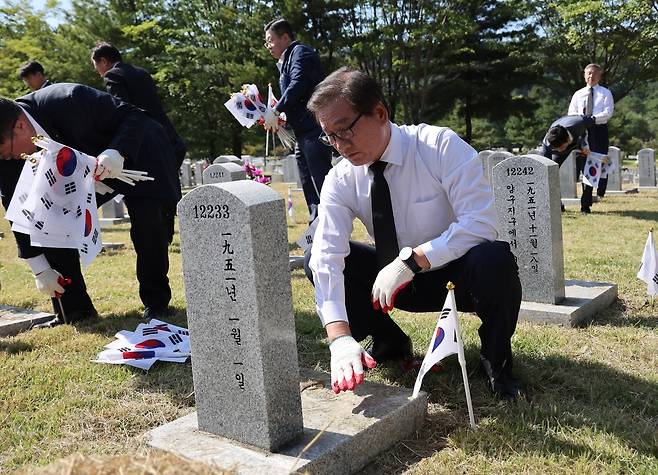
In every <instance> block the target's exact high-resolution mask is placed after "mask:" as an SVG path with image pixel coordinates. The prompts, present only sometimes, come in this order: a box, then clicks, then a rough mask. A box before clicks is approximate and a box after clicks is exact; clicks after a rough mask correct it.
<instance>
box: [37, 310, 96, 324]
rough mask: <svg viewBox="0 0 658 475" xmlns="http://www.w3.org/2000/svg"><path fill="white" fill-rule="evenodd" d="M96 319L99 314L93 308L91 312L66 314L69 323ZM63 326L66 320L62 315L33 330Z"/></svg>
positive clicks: (78, 311)
mask: <svg viewBox="0 0 658 475" xmlns="http://www.w3.org/2000/svg"><path fill="white" fill-rule="evenodd" d="M95 318H98V312H97V311H96V309H93V308H92V309H90V310H77V311H75V312H70V313H67V314H66V321H67V323H76V322H80V321H82V320H93V319H95ZM63 324H64V319H63V318H62V317H61V316H60V315H57V316H56V317H55V318H53V319H52V320H49V321H47V322H44V323H37V324H36V325H34V326H33V327H32V328H55V327H56V326H59V325H63Z"/></svg>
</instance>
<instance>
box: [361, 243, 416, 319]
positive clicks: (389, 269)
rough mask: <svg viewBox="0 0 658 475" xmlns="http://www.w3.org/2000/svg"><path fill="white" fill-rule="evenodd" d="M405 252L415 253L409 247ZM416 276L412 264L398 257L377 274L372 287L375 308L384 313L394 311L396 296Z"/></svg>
mask: <svg viewBox="0 0 658 475" xmlns="http://www.w3.org/2000/svg"><path fill="white" fill-rule="evenodd" d="M407 249H408V250H409V251H407ZM403 251H405V252H412V253H413V251H411V248H409V247H406V248H405V249H403ZM415 274H416V272H414V271H413V269H412V268H411V267H410V264H407V263H406V262H405V261H403V260H402V259H401V258H400V256H398V257H396V258H395V259H394V260H393V262H391V263H390V264H389V265H387V266H386V267H384V268H383V269H382V270H380V271H379V274H377V278H376V279H375V283H374V284H373V286H372V305H373V308H374V309H375V310H379V309H382V311H383V312H384V313H388V312H390V311H391V310H393V305H394V303H395V296H396V295H397V294H398V292H400V291H401V290H402V289H404V288H405V287H406V286H407V285H408V284H409V282H411V280H412V279H413V278H414V275H415Z"/></svg>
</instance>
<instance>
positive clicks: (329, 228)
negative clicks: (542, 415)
mask: <svg viewBox="0 0 658 475" xmlns="http://www.w3.org/2000/svg"><path fill="white" fill-rule="evenodd" d="M275 39H276V38H275ZM279 104H280V102H279ZM277 107H280V105H277ZM307 109H308V110H309V111H310V112H311V113H313V114H314V116H315V119H316V121H317V123H318V124H319V125H320V127H321V128H322V133H321V135H320V137H319V138H320V141H321V142H322V143H324V144H326V145H328V146H331V147H333V148H334V149H335V150H336V151H337V152H338V153H339V154H340V155H342V156H343V158H344V159H343V160H341V161H340V162H338V163H337V164H336V166H335V167H334V168H333V169H332V170H331V171H330V172H329V174H328V175H327V178H326V180H325V182H324V184H323V186H322V191H321V196H322V199H321V200H320V205H319V208H318V217H317V227H316V231H315V234H314V236H313V246H312V247H311V248H310V250H307V251H306V256H305V262H304V269H305V271H306V275H307V277H308V278H309V279H310V280H311V281H312V282H313V285H314V286H315V298H316V309H317V312H318V315H319V317H320V319H321V320H322V324H323V326H324V328H325V330H326V332H327V337H328V340H329V341H330V342H331V346H330V351H331V372H332V386H333V388H334V391H346V390H348V391H349V390H352V389H354V388H355V387H356V386H358V384H360V382H361V381H362V377H363V375H362V370H363V369H364V368H365V367H367V366H368V361H370V360H369V358H368V357H371V358H372V360H374V361H376V362H377V364H378V365H387V364H396V365H399V364H400V363H401V362H402V363H403V368H409V367H413V363H414V362H413V359H414V352H413V344H412V343H413V342H412V341H411V338H410V337H409V335H407V334H406V333H405V331H404V330H403V329H402V328H401V327H400V326H399V325H398V323H397V322H396V321H395V317H396V315H394V314H389V312H391V311H392V310H393V309H394V308H395V309H400V310H405V311H407V312H436V315H437V316H438V314H439V312H441V311H442V309H443V304H444V302H445V298H446V295H447V289H446V284H447V283H448V282H449V281H450V282H453V283H454V284H455V296H456V302H457V305H458V310H460V311H466V312H475V313H476V314H477V315H478V317H479V318H480V319H481V321H482V326H481V327H480V328H479V330H478V334H479V336H480V339H481V342H482V347H481V361H482V368H483V370H484V371H485V373H486V375H487V383H488V384H489V385H490V388H491V390H492V392H493V393H494V394H496V395H497V396H499V397H501V398H504V399H508V400H511V399H515V398H517V397H518V396H519V395H521V394H522V389H521V388H522V386H521V384H520V382H519V380H518V379H516V378H515V377H514V376H513V374H512V361H513V355H512V336H513V334H514V331H515V329H516V322H517V319H518V315H519V309H520V305H521V282H520V280H519V275H518V267H517V265H516V262H515V257H514V255H513V254H512V252H511V250H510V243H509V242H506V241H502V240H498V239H497V238H498V232H497V226H496V221H497V219H496V210H495V208H494V201H493V193H492V192H491V186H490V185H489V183H487V180H486V178H485V176H484V173H483V170H482V164H481V161H480V160H479V159H478V154H477V151H476V150H474V149H473V147H471V146H470V145H468V144H467V143H466V142H465V141H464V140H462V139H461V138H460V137H459V136H458V135H457V134H456V133H455V132H453V131H452V130H450V129H448V128H446V127H436V126H430V125H426V124H419V125H397V124H394V123H392V122H391V121H390V115H389V108H388V106H387V104H386V99H385V98H384V95H383V93H382V90H381V87H380V86H379V84H377V82H376V81H375V80H374V79H373V78H371V77H369V76H368V75H367V74H365V73H363V72H361V71H357V70H353V69H349V68H341V69H339V70H337V71H335V72H333V73H332V74H330V75H329V76H327V78H326V79H325V80H324V81H322V82H321V83H319V84H318V85H317V86H315V88H314V90H313V95H312V96H311V98H310V99H309V101H308V104H307ZM281 110H282V111H283V112H286V114H287V110H285V109H283V108H281ZM526 201H527V200H526ZM516 206H522V204H521V203H519V200H517V205H516ZM516 212H517V213H519V212H521V211H519V208H517V211H516ZM355 219H358V220H359V221H360V222H361V223H362V224H363V225H364V227H365V228H366V231H367V232H368V235H369V236H371V237H372V238H373V239H374V240H375V243H374V244H375V245H374V246H373V245H371V244H366V243H360V242H356V241H351V240H350V236H351V235H352V231H353V229H354V220H355ZM505 238H509V236H507V235H506V236H505ZM522 258H523V257H522V256H519V260H521V259H522ZM430 331H431V330H430V329H428V335H427V336H429V333H430ZM347 335H349V337H348V336H347ZM339 337H340V338H339ZM366 338H371V345H368V346H366V348H365V349H363V348H361V346H360V345H359V343H358V342H362V341H364V340H365V339H366ZM366 355H367V357H366ZM364 362H365V366H364ZM410 363H411V364H410Z"/></svg>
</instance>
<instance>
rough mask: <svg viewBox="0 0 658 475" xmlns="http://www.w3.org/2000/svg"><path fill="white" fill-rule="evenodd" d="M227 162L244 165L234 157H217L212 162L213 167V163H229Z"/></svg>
mask: <svg viewBox="0 0 658 475" xmlns="http://www.w3.org/2000/svg"><path fill="white" fill-rule="evenodd" d="M229 162H233V163H237V164H238V165H240V166H242V165H244V162H243V161H242V160H241V159H240V158H238V157H236V156H235V155H220V156H219V157H217V158H216V159H214V160H213V161H212V163H213V165H214V164H215V163H229Z"/></svg>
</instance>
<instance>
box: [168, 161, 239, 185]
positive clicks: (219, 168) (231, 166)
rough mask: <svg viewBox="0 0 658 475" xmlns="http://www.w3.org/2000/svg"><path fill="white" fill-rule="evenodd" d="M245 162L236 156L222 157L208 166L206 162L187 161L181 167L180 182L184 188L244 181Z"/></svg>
mask: <svg viewBox="0 0 658 475" xmlns="http://www.w3.org/2000/svg"><path fill="white" fill-rule="evenodd" d="M245 178H246V173H245V171H244V161H243V160H241V159H239V158H238V157H236V156H235V155H220V156H219V157H217V158H216V159H215V160H213V162H212V165H208V166H206V162H205V160H197V161H196V162H194V163H192V160H189V159H185V160H183V163H182V164H181V167H180V181H181V186H182V187H183V188H189V187H192V186H198V185H205V184H208V183H222V182H226V181H235V180H244V179H245Z"/></svg>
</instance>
